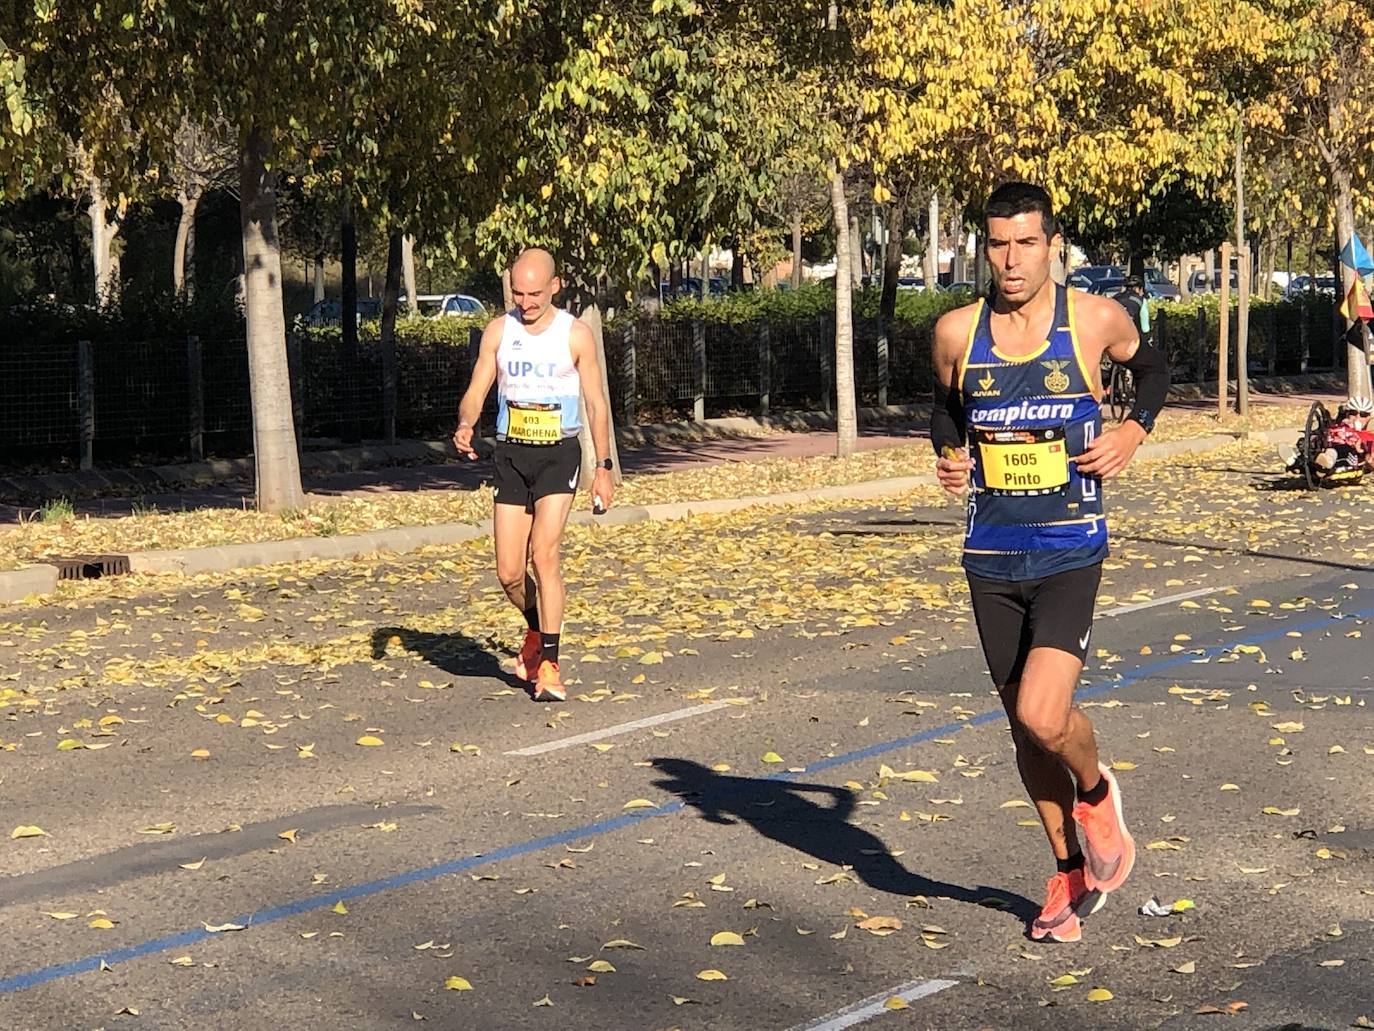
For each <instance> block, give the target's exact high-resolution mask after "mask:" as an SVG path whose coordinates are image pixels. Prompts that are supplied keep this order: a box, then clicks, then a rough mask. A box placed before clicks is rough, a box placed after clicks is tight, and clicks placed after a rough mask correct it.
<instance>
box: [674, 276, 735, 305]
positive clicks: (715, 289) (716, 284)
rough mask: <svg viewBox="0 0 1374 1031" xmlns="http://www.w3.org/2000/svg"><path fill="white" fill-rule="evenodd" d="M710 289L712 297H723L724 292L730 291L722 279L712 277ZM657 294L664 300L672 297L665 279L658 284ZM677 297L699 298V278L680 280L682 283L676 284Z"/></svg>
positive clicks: (689, 277)
mask: <svg viewBox="0 0 1374 1031" xmlns="http://www.w3.org/2000/svg"><path fill="white" fill-rule="evenodd" d="M710 289H711V296H712V297H724V296H725V294H726V292H727V291H728V290H729V289H730V284H729V283H728V282H726V281H725V280H724V279H722V278H721V277H720V276H712V277H711V287H710ZM658 292H659V296H660V297H663V298H664V299H665V300H666V299H668V298H671V297H672V296H673V292H672V289H671V288H670V287H669V286H668V281H667V280H666V279H665V280H664V281H663V282H661V283H659V284H658ZM677 296H678V297H700V296H701V277H700V276H685V277H684V278H683V279H682V282H681V283H679V284H678V288H677Z"/></svg>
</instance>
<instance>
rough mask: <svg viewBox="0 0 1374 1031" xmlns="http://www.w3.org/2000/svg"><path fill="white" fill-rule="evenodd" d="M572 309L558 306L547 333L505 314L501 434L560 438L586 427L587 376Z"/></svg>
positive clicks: (525, 440)
mask: <svg viewBox="0 0 1374 1031" xmlns="http://www.w3.org/2000/svg"><path fill="white" fill-rule="evenodd" d="M574 321H576V320H575V319H574V318H573V316H572V315H571V314H569V313H568V312H566V311H563V310H561V309H560V310H559V311H558V312H557V313H556V314H555V315H554V317H553V321H552V322H551V323H549V325H548V326H547V327H545V329H544V331H543V332H542V333H531V332H530V331H529V329H528V328H527V327H526V326H525V324H524V322H522V321H521V319H520V316H519V314H518V313H514V312H512V313H509V314H507V315H506V320H505V324H504V325H503V326H502V327H501V344H500V346H499V347H498V348H497V350H496V391H497V402H496V439H497V440H509V441H511V442H513V443H520V444H557V443H558V442H559V441H560V440H563V439H564V438H566V437H575V436H577V432H578V430H580V429H581V428H582V417H581V411H580V408H581V387H582V381H581V379H580V377H579V376H578V374H577V366H576V365H574V364H573V356H572V327H573V322H574Z"/></svg>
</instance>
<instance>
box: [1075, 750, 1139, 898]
mask: <svg viewBox="0 0 1374 1031" xmlns="http://www.w3.org/2000/svg"><path fill="white" fill-rule="evenodd" d="M1098 769H1099V770H1100V771H1101V773H1102V777H1103V779H1104V780H1105V781H1106V782H1107V797H1106V798H1104V799H1103V800H1102V801H1101V802H1099V803H1097V805H1089V804H1088V803H1087V802H1079V803H1078V804H1077V805H1075V806H1074V807H1073V818H1074V822H1075V823H1077V824H1078V825H1079V826H1080V827H1082V828H1083V855H1084V857H1085V858H1086V860H1087V863H1086V864H1085V866H1084V871H1085V875H1086V876H1085V880H1086V882H1087V885H1088V887H1089V888H1090V889H1092V890H1093V891H1101V892H1108V891H1116V889H1117V888H1119V887H1121V885H1122V884H1124V883H1125V882H1126V878H1127V877H1129V876H1130V875H1131V868H1132V867H1134V866H1135V839H1134V838H1132V837H1131V832H1130V831H1128V830H1127V829H1126V820H1125V818H1124V817H1122V815H1121V791H1120V789H1119V788H1118V787H1117V784H1116V778H1115V777H1113V776H1112V771H1111V770H1109V769H1107V767H1106V766H1103V765H1101V764H1100V763H1099V764H1098Z"/></svg>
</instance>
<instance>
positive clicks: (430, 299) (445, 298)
mask: <svg viewBox="0 0 1374 1031" xmlns="http://www.w3.org/2000/svg"><path fill="white" fill-rule="evenodd" d="M415 302H416V305H417V307H418V310H419V312H420V314H421V315H424V316H426V317H427V318H435V319H437V318H442V317H445V316H449V315H485V314H486V313H487V306H486V305H485V304H483V303H482V302H481V301H479V300H478V299H477V298H476V297H473V296H471V295H469V294H418V295H416V297H415Z"/></svg>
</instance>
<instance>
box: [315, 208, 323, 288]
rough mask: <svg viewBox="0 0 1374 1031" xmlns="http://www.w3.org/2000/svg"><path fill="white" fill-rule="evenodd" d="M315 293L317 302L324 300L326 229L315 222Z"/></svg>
mask: <svg viewBox="0 0 1374 1031" xmlns="http://www.w3.org/2000/svg"><path fill="white" fill-rule="evenodd" d="M314 257H315V293H314V300H315V303H316V304H319V303H321V302H322V301H323V300H324V230H323V229H321V228H320V224H319V222H318V221H317V222H316V223H315V255H314Z"/></svg>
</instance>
